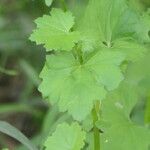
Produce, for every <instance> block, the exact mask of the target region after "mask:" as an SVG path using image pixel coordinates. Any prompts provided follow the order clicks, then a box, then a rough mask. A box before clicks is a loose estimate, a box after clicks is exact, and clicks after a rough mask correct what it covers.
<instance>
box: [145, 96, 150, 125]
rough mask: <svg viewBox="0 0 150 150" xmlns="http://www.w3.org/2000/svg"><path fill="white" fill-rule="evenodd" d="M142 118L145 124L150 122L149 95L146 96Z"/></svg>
mask: <svg viewBox="0 0 150 150" xmlns="http://www.w3.org/2000/svg"><path fill="white" fill-rule="evenodd" d="M144 120H145V124H149V123H150V96H148V97H147V101H146V107H145V116H144Z"/></svg>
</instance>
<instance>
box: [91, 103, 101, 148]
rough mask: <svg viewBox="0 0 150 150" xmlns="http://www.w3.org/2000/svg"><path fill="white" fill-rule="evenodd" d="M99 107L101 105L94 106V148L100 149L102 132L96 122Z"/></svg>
mask: <svg viewBox="0 0 150 150" xmlns="http://www.w3.org/2000/svg"><path fill="white" fill-rule="evenodd" d="M98 105H99V104H98ZM98 107H99V106H97V105H96V106H94V108H93V110H92V117H93V135H94V150H100V132H99V129H98V128H97V127H96V122H97V121H98V114H97V108H98Z"/></svg>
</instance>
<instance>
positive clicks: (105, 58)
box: [39, 50, 124, 120]
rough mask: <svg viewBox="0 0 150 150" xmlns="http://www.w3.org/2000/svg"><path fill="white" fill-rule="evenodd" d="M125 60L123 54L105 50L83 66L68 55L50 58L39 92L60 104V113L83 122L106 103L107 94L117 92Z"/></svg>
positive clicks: (58, 54) (59, 54) (42, 75)
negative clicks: (99, 102)
mask: <svg viewBox="0 0 150 150" xmlns="http://www.w3.org/2000/svg"><path fill="white" fill-rule="evenodd" d="M123 60H124V56H123V55H122V54H121V53H119V52H111V51H105V50H103V51H101V52H98V53H96V54H95V55H93V56H92V57H90V58H89V59H87V60H85V62H84V63H83V64H80V63H79V62H78V61H77V60H76V59H75V58H74V57H73V55H72V54H70V53H67V52H65V53H57V54H55V55H51V56H47V61H46V64H45V67H44V69H43V71H42V72H41V75H40V77H41V78H42V79H43V81H42V83H41V85H40V87H39V90H40V91H41V92H42V94H43V97H45V98H47V99H48V100H49V101H50V102H51V103H53V104H54V103H58V105H59V108H60V110H61V111H68V112H69V113H70V114H71V115H72V116H73V117H74V119H76V120H83V119H85V117H86V116H87V115H88V114H89V113H90V112H91V109H92V107H93V104H94V102H95V101H96V100H103V99H104V98H105V95H106V92H107V90H113V89H115V88H116V87H117V86H118V85H119V83H120V82H121V81H122V80H123V75H122V73H121V71H120V69H119V66H120V64H121V63H122V61H123Z"/></svg>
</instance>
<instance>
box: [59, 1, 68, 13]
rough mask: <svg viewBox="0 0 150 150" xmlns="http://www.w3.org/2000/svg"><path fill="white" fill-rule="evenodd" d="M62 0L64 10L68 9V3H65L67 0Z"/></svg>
mask: <svg viewBox="0 0 150 150" xmlns="http://www.w3.org/2000/svg"><path fill="white" fill-rule="evenodd" d="M60 1H61V5H62V8H63V10H64V11H67V6H66V3H65V0H60Z"/></svg>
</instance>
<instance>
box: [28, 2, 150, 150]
mask: <svg viewBox="0 0 150 150" xmlns="http://www.w3.org/2000/svg"><path fill="white" fill-rule="evenodd" d="M46 2H47V4H48V5H50V4H51V2H52V1H46ZM35 22H36V24H37V28H36V29H35V30H34V31H33V34H32V35H31V37H30V40H32V41H35V42H36V44H43V45H44V47H45V48H46V51H47V52H52V53H51V55H49V54H48V55H47V56H46V63H45V66H44V68H43V70H42V72H41V74H40V77H41V78H42V83H41V84H40V87H39V90H40V91H41V93H42V94H43V97H44V98H45V99H47V100H48V101H49V102H50V103H51V104H53V105H54V104H56V105H58V107H59V111H61V112H67V113H68V114H69V115H71V116H72V122H73V123H71V124H70V125H69V124H67V123H63V124H60V125H58V126H57V128H56V131H55V132H54V133H53V134H52V135H51V136H49V137H48V138H47V140H46V142H45V144H44V145H45V147H46V149H47V150H50V149H52V150H60V149H61V150H80V149H86V150H87V149H89V150H92V149H95V150H99V149H100V147H99V145H101V149H102V150H110V149H116V150H119V149H120V150H126V148H128V149H129V150H133V149H136V150H148V146H149V144H150V142H149V139H150V131H149V129H148V128H147V127H145V126H139V125H138V124H136V123H135V122H133V121H132V119H131V113H132V110H133V108H134V107H135V105H136V104H137V102H138V94H137V93H138V92H139V89H138V88H137V87H138V84H139V82H140V81H141V80H143V75H141V74H140V73H139V74H140V75H139V76H140V77H139V78H138V79H137V78H136V77H137V76H136V77H135V76H134V77H133V76H130V74H128V73H127V70H128V68H129V66H130V65H131V64H136V63H137V62H139V61H140V60H141V59H143V57H145V54H147V53H148V48H147V45H148V44H149V42H150V38H149V31H150V16H149V13H148V12H144V13H142V15H141V14H139V13H138V12H136V11H135V10H134V9H132V7H130V4H129V2H128V1H127V0H111V1H110V0H91V1H89V4H88V6H87V8H86V9H85V12H84V15H83V17H80V18H79V17H76V19H75V17H74V16H73V14H72V13H71V12H70V11H68V10H67V11H65V10H61V9H57V8H53V9H52V10H51V12H50V15H44V16H43V17H41V18H38V19H37V20H36V21H35ZM144 77H145V76H144ZM123 80H124V81H123ZM91 112H96V113H91ZM92 114H93V116H92ZM92 117H93V123H92V119H91V118H92ZM77 122H78V123H77ZM93 128H94V129H93ZM96 129H99V130H96ZM93 130H94V131H93ZM97 131H98V134H100V131H101V132H103V133H101V134H100V136H101V137H100V139H101V140H100V139H95V138H98V137H99V136H96V135H95V134H96V132H97ZM93 132H94V134H93ZM97 140H98V144H97V142H95V141H97ZM99 140H100V141H99ZM96 144H97V145H96Z"/></svg>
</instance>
